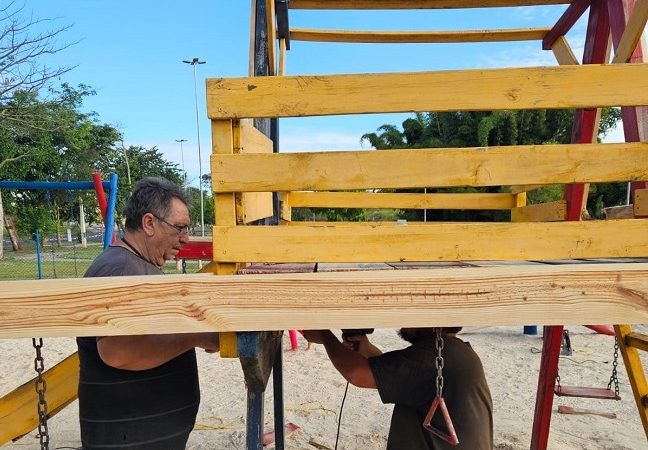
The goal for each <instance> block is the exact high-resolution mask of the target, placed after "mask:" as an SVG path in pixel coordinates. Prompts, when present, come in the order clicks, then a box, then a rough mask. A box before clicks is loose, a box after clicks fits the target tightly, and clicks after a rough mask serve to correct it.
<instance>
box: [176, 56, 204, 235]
mask: <svg viewBox="0 0 648 450" xmlns="http://www.w3.org/2000/svg"><path fill="white" fill-rule="evenodd" d="M182 62H183V63H185V64H190V65H192V66H193V76H194V101H195V104H196V131H197V133H198V188H199V189H200V231H201V235H202V236H203V237H205V206H204V200H203V188H202V157H201V156H200V121H199V120H198V81H197V78H196V65H198V64H205V62H206V61H201V60H200V58H193V59H192V60H191V61H189V60H186V59H185V60H183V61H182Z"/></svg>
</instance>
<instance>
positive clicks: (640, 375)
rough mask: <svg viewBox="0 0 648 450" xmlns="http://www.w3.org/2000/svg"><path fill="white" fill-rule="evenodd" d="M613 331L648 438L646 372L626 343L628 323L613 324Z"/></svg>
mask: <svg viewBox="0 0 648 450" xmlns="http://www.w3.org/2000/svg"><path fill="white" fill-rule="evenodd" d="M645 298H646V297H644V299H645ZM624 323H628V322H624ZM614 331H615V332H616V335H617V342H618V343H619V350H620V351H621V355H622V356H623V362H624V363H625V367H626V371H627V372H628V381H629V382H630V386H631V387H632V393H633V395H634V399H635V403H636V405H637V409H638V411H639V417H641V423H642V425H643V428H644V432H645V433H646V439H648V382H647V381H646V373H645V372H644V368H643V365H642V364H641V358H640V357H639V352H638V351H637V349H636V348H633V347H630V346H628V345H627V344H626V340H625V337H626V336H628V335H629V334H630V333H631V332H632V329H631V328H630V325H614Z"/></svg>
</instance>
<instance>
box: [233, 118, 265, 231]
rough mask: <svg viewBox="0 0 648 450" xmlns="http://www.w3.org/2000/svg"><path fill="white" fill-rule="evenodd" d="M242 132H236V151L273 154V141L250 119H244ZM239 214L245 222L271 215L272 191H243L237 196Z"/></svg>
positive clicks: (240, 128)
mask: <svg viewBox="0 0 648 450" xmlns="http://www.w3.org/2000/svg"><path fill="white" fill-rule="evenodd" d="M239 130H240V132H239V133H236V134H235V138H234V153H235V154H236V153H265V154H272V151H273V148H272V147H273V145H272V141H271V140H270V139H268V137H266V135H264V134H263V133H261V132H260V131H259V130H257V129H256V128H254V125H252V123H250V122H248V121H242V122H241V123H240V127H239ZM236 202H237V211H238V212H237V216H239V217H240V218H241V221H242V222H243V223H251V222H254V221H256V220H260V219H265V218H266V217H271V216H272V214H273V209H272V193H271V192H243V193H241V194H240V195H239V196H236Z"/></svg>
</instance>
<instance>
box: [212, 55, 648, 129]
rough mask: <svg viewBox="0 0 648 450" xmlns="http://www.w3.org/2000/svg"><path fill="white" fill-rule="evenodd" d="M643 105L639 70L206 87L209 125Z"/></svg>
mask: <svg viewBox="0 0 648 450" xmlns="http://www.w3.org/2000/svg"><path fill="white" fill-rule="evenodd" d="M627 86H632V87H633V88H632V89H628V88H627ZM376 92H380V101H376ZM342 99H343V101H341V100H342ZM644 105H648V64H645V63H644V64H614V65H595V64H588V65H580V66H573V65H565V66H557V67H531V68H528V67H527V68H512V69H477V70H450V71H441V72H409V73H406V72H404V73H384V74H352V75H351V74H344V75H309V76H305V75H304V76H284V77H256V78H210V79H208V80H207V114H208V116H209V117H210V118H211V119H224V118H260V117H301V116H321V115H334V114H367V113H389V112H416V111H439V112H442V111H491V110H503V109H504V110H505V109H517V110H520V109H543V108H549V109H551V108H592V107H602V106H644Z"/></svg>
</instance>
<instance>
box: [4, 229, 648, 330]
mask: <svg viewBox="0 0 648 450" xmlns="http://www.w3.org/2000/svg"><path fill="white" fill-rule="evenodd" d="M528 225H530V224H524V226H528ZM484 240H486V239H484ZM534 240H539V239H534ZM421 245H423V244H421ZM646 298H648V266H647V265H646V264H645V263H644V264H580V265H559V266H552V265H523V266H504V267H502V266H499V267H478V268H469V267H459V268H447V267H444V268H436V269H421V270H378V271H369V272H346V273H341V272H337V273H336V272H329V273H295V274H285V273H284V274H274V275H245V276H242V275H232V276H227V275H223V276H212V275H200V274H197V275H167V276H164V277H151V276H140V277H121V278H120V277H106V278H81V279H74V280H69V279H68V280H62V279H58V280H56V279H55V280H38V281H37V282H34V281H32V280H30V281H5V282H3V289H2V291H0V311H2V315H0V337H1V338H15V337H26V336H32V335H36V336H82V335H85V336H108V335H133V334H160V333H182V332H199V331H219V332H222V331H266V330H267V331H270V330H275V329H323V328H372V327H375V328H382V327H384V328H399V327H435V326H452V325H454V324H457V323H460V324H462V325H465V326H485V325H490V326H493V325H523V324H525V323H535V324H538V325H545V324H546V325H557V324H580V323H604V322H613V323H617V322H637V323H648V307H647V306H646V301H645V299H646Z"/></svg>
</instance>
